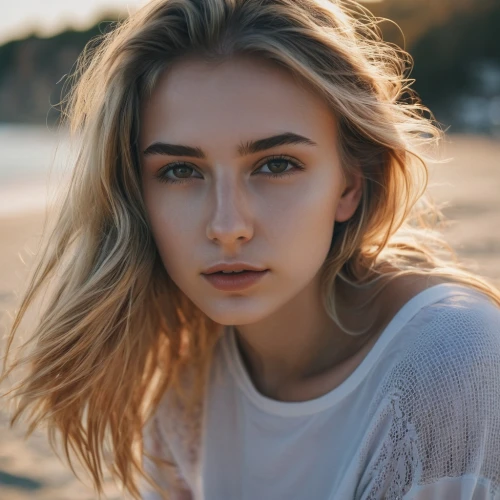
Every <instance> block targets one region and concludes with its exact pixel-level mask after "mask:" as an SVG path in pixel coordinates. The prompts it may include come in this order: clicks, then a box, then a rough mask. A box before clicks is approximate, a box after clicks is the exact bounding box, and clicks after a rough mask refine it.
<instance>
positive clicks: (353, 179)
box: [335, 169, 363, 222]
mask: <svg viewBox="0 0 500 500" xmlns="http://www.w3.org/2000/svg"><path fill="white" fill-rule="evenodd" d="M362 194H363V174H362V173H361V171H360V170H358V169H357V170H356V171H355V172H354V173H352V174H351V175H350V179H349V180H348V182H347V185H346V187H345V189H344V192H343V193H342V196H341V198H340V200H339V203H338V205H337V211H336V212H335V221H336V222H345V221H346V220H349V219H350V218H351V217H352V216H353V215H354V212H355V211H356V209H357V208H358V205H359V202H360V200H361V195H362Z"/></svg>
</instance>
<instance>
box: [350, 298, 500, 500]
mask: <svg viewBox="0 0 500 500" xmlns="http://www.w3.org/2000/svg"><path fill="white" fill-rule="evenodd" d="M429 327H430V328H434V329H435V330H436V332H437V333H435V334H429V335H422V336H421V339H422V341H421V342H420V343H419V344H418V345H416V348H415V349H414V350H413V351H411V352H410V356H408V357H407V358H406V359H405V360H404V361H403V363H402V365H401V369H400V370H399V371H397V372H396V374H395V377H394V378H393V380H392V382H391V384H392V387H393V390H392V391H391V392H390V393H388V394H387V395H386V397H385V398H384V399H383V400H382V403H381V404H380V406H379V407H380V412H379V416H378V418H376V419H375V421H376V423H375V425H374V427H373V429H372V430H371V433H370V436H371V437H370V440H369V443H368V445H367V446H366V448H365V455H364V462H363V467H364V470H363V474H362V481H361V482H360V484H359V488H358V492H357V493H358V494H357V495H356V499H357V500H358V499H359V500H382V499H384V500H500V309H498V308H493V307H491V308H486V309H485V310H481V309H480V308H478V309H476V310H471V309H461V308H457V309H456V310H455V311H452V312H450V311H447V314H444V316H443V315H441V316H438V318H437V319H436V321H435V322H434V324H432V325H429Z"/></svg>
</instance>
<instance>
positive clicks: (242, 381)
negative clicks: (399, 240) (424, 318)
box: [222, 283, 473, 417]
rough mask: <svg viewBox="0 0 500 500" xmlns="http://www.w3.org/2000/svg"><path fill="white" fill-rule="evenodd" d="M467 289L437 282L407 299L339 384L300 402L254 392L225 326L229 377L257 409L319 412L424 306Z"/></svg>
mask: <svg viewBox="0 0 500 500" xmlns="http://www.w3.org/2000/svg"><path fill="white" fill-rule="evenodd" d="M463 290H469V291H473V290H470V289H469V288H468V287H466V286H465V285H459V284H456V283H441V284H439V285H434V286H431V287H429V288H427V289H425V290H423V291H421V292H419V293H418V294H416V295H415V296H413V297H412V298H411V299H410V300H408V301H407V302H406V303H405V304H404V305H403V306H402V307H401V308H400V309H399V310H398V312H397V313H396V314H395V315H394V316H393V318H392V319H391V321H390V322H389V323H388V325H387V326H386V327H385V328H384V330H383V331H382V333H381V334H380V335H379V337H378V339H377V340H376V342H375V344H374V345H373V346H372V348H371V349H370V351H369V352H368V354H367V355H366V356H365V358H364V359H363V361H362V362H361V363H360V364H359V365H358V366H357V367H356V369H355V370H354V371H353V372H352V373H351V374H350V375H349V376H348V377H347V379H345V380H344V381H343V382H342V383H341V384H340V385H339V386H337V387H335V388H334V389H332V390H331V391H330V392H327V393H326V394H324V395H323V396H320V397H318V398H314V399H310V400H307V401H300V402H287V401H278V400H275V399H271V398H268V397H267V396H264V395H263V394H261V393H260V392H258V391H257V389H256V388H255V386H254V385H253V382H252V381H251V379H250V376H249V375H248V372H247V370H246V368H245V365H244V364H243V360H242V359H241V356H240V352H239V351H238V348H237V345H236V339H235V332H234V328H233V327H232V326H227V327H226V332H225V335H224V339H223V342H222V344H223V349H222V351H223V353H224V357H225V359H226V362H227V364H228V365H229V369H230V371H231V374H232V376H233V377H234V379H235V380H236V382H237V384H238V386H239V387H240V388H241V390H242V391H243V392H244V393H245V395H246V396H247V397H248V398H249V399H250V400H251V401H252V402H253V403H254V404H255V405H256V406H257V407H258V408H260V409H261V410H263V411H265V412H266V413H271V414H274V415H281V416H283V417H296V416H303V415H311V414H314V413H318V412H320V411H323V410H325V409H327V408H329V407H331V406H333V405H335V404H336V403H338V402H340V401H341V400H342V399H344V398H345V397H346V396H347V395H348V394H349V393H351V392H352V391H353V390H354V389H355V388H356V387H357V386H358V385H359V384H360V383H361V382H362V380H363V379H364V378H365V376H366V374H367V373H368V371H369V369H370V368H371V367H372V366H373V365H374V364H375V362H376V361H377V359H378V358H379V356H380V355H381V354H382V352H383V351H384V349H385V348H386V346H387V345H388V344H389V342H390V341H391V340H392V339H393V338H394V337H395V336H396V334H397V333H398V332H399V331H401V329H402V328H403V327H404V326H405V325H406V324H407V323H408V322H409V321H410V320H411V319H412V318H413V317H414V316H415V315H416V314H417V313H418V312H419V311H420V310H421V309H422V308H423V307H425V306H428V305H430V304H433V303H435V302H438V301H440V300H442V299H444V298H446V297H448V296H449V295H452V294H453V293H456V292H457V291H458V292H460V291H463Z"/></svg>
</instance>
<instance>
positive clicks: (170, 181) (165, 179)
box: [155, 155, 304, 184]
mask: <svg viewBox="0 0 500 500" xmlns="http://www.w3.org/2000/svg"><path fill="white" fill-rule="evenodd" d="M273 160H286V161H287V162H288V163H290V164H291V165H293V166H294V169H296V170H304V165H303V164H302V163H300V162H299V161H297V160H295V159H294V158H290V157H289V156H284V155H281V156H271V157H269V158H266V159H265V160H264V161H263V162H262V163H261V165H260V166H259V167H258V168H262V167H263V166H264V165H267V163H269V162H271V161H273ZM183 166H189V163H186V162H174V163H170V164H169V165H167V167H168V168H162V169H160V170H159V171H158V172H157V173H156V174H155V177H156V178H157V179H158V180H159V181H160V182H165V183H166V184H184V183H185V182H187V181H189V180H191V179H193V178H196V177H191V178H186V179H182V180H180V179H172V178H170V177H166V176H165V174H166V173H167V172H169V171H171V170H173V169H174V168H177V167H183ZM189 168H192V169H193V170H195V169H194V168H193V167H189ZM294 173H295V171H294V170H292V171H289V172H283V173H281V174H272V173H271V174H267V173H265V174H262V175H266V176H267V177H272V178H283V177H287V176H289V175H293V174H294Z"/></svg>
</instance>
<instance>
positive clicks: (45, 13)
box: [0, 0, 381, 44]
mask: <svg viewBox="0 0 500 500" xmlns="http://www.w3.org/2000/svg"><path fill="white" fill-rule="evenodd" d="M147 1H148V0H13V1H9V2H7V1H5V2H2V4H3V5H2V15H1V16H0V44H3V43H5V42H7V41H9V40H12V39H17V38H23V37H25V36H26V35H28V34H30V33H32V32H36V33H37V34H38V35H39V36H50V35H53V34H55V33H58V32H59V31H62V30H63V29H64V28H66V27H68V26H71V27H73V28H75V29H85V28H87V27H88V26H90V25H92V24H93V22H94V21H96V20H97V19H99V18H100V17H101V16H100V14H102V13H103V12H109V11H112V12H113V11H115V10H116V11H118V12H123V13H131V12H134V11H135V10H137V8H139V7H140V6H141V5H143V4H144V3H147ZM362 1H363V2H364V3H369V2H373V1H381V0H362Z"/></svg>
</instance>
